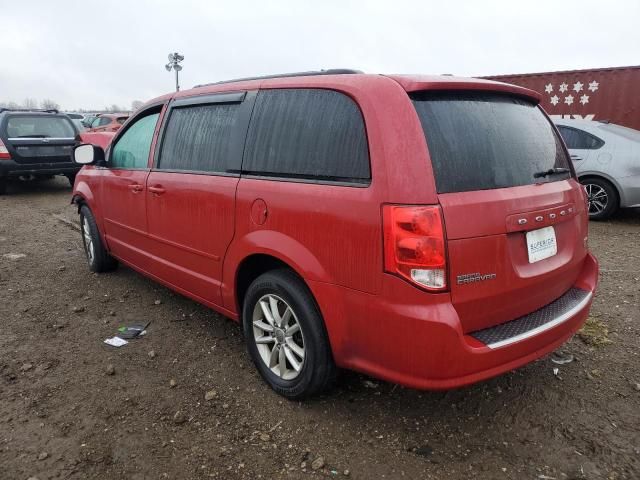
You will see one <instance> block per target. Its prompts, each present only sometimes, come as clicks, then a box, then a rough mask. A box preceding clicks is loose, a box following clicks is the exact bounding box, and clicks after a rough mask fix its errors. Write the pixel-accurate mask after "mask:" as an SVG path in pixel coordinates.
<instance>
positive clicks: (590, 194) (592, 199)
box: [584, 183, 609, 215]
mask: <svg viewBox="0 0 640 480" xmlns="http://www.w3.org/2000/svg"><path fill="white" fill-rule="evenodd" d="M584 189H585V190H586V192H587V199H588V201H589V215H597V214H599V213H601V212H603V211H604V210H605V209H606V208H607V204H608V203H609V195H607V191H606V190H605V189H604V188H602V187H601V186H600V185H596V184H593V183H587V184H585V186H584Z"/></svg>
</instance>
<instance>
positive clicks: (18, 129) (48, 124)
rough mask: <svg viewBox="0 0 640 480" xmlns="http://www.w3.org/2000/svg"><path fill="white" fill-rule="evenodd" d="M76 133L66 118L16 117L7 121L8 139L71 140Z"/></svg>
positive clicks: (47, 116) (42, 116)
mask: <svg viewBox="0 0 640 480" xmlns="http://www.w3.org/2000/svg"><path fill="white" fill-rule="evenodd" d="M75 135H76V132H75V130H74V129H73V124H72V123H71V120H69V118H67V117H66V116H64V117H62V116H53V115H51V116H49V115H16V116H13V117H10V118H9V120H8V121H7V136H8V137H10V138H20V137H22V138H29V137H31V138H73V137H75Z"/></svg>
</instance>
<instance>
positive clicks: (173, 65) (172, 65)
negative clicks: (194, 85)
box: [164, 52, 184, 92]
mask: <svg viewBox="0 0 640 480" xmlns="http://www.w3.org/2000/svg"><path fill="white" fill-rule="evenodd" d="M183 60H184V55H180V54H179V53H178V52H174V53H170V54H169V63H167V64H166V65H165V66H164V68H166V69H167V72H170V71H171V69H173V70H175V72H176V92H178V91H180V82H178V72H179V71H180V70H182V67H181V66H180V62H181V61H183Z"/></svg>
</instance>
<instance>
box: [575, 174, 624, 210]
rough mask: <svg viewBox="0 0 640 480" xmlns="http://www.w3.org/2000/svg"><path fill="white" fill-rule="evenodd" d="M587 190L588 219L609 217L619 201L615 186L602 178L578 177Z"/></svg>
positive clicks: (616, 208)
mask: <svg viewBox="0 0 640 480" xmlns="http://www.w3.org/2000/svg"><path fill="white" fill-rule="evenodd" d="M580 183H582V185H584V188H585V190H586V192H587V200H588V202H589V204H588V206H589V219H590V220H606V219H608V218H610V217H611V216H612V215H613V214H614V213H615V212H616V210H618V205H619V202H620V197H619V196H618V192H617V190H616V188H615V187H614V186H613V185H612V184H611V182H608V181H607V180H605V179H603V178H596V177H591V178H589V177H587V178H582V179H580Z"/></svg>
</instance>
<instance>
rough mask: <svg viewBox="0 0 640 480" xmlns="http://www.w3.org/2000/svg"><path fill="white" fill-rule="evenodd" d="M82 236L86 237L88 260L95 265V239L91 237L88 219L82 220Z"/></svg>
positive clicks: (85, 245) (85, 244)
mask: <svg viewBox="0 0 640 480" xmlns="http://www.w3.org/2000/svg"><path fill="white" fill-rule="evenodd" d="M82 236H83V237H84V249H85V251H86V253H87V258H88V259H89V263H90V264H93V259H94V258H95V255H96V253H95V248H94V246H93V239H92V237H91V229H90V228H89V220H88V219H87V217H84V218H83V219H82Z"/></svg>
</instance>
